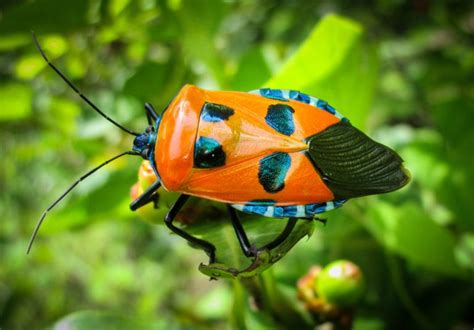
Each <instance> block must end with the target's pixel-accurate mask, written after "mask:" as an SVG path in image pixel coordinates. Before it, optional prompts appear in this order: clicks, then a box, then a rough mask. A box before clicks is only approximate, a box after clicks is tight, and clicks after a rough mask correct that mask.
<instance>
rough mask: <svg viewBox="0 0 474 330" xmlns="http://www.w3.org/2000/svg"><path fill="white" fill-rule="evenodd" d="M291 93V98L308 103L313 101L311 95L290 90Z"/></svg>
mask: <svg viewBox="0 0 474 330" xmlns="http://www.w3.org/2000/svg"><path fill="white" fill-rule="evenodd" d="M289 95H290V99H291V100H295V101H300V102H303V103H307V104H309V103H310V102H311V98H310V96H309V95H307V94H303V93H301V92H298V91H289Z"/></svg>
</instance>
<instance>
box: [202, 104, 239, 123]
mask: <svg viewBox="0 0 474 330" xmlns="http://www.w3.org/2000/svg"><path fill="white" fill-rule="evenodd" d="M233 114H234V110H233V109H232V108H229V107H228V106H226V105H223V104H217V103H208V102H206V103H204V106H203V107H202V110H201V120H204V121H208V122H212V123H216V122H219V121H222V120H228V119H229V117H230V116H232V115H233Z"/></svg>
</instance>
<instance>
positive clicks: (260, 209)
mask: <svg viewBox="0 0 474 330" xmlns="http://www.w3.org/2000/svg"><path fill="white" fill-rule="evenodd" d="M267 209H268V205H251V204H245V206H244V208H243V210H242V211H244V212H247V213H255V214H265V212H267Z"/></svg>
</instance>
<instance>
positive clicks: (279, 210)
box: [273, 206, 284, 218]
mask: <svg viewBox="0 0 474 330" xmlns="http://www.w3.org/2000/svg"><path fill="white" fill-rule="evenodd" d="M283 214H284V210H283V207H281V206H276V207H275V208H274V209H273V216H274V217H275V218H282V217H283Z"/></svg>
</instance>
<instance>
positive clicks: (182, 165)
mask: <svg viewBox="0 0 474 330" xmlns="http://www.w3.org/2000/svg"><path fill="white" fill-rule="evenodd" d="M38 48H39V49H40V51H41V53H42V55H43V56H44V58H45V59H46V61H47V62H48V64H49V65H50V66H51V67H52V68H53V69H54V70H55V71H56V72H57V73H58V74H59V75H60V76H61V77H62V78H63V79H64V80H65V81H66V83H68V84H69V86H71V87H72V88H73V89H74V90H75V91H76V92H77V93H78V94H79V95H80V96H81V98H83V99H84V100H85V101H86V102H87V103H88V104H89V105H90V106H91V107H92V108H93V109H94V110H96V111H97V112H99V113H100V114H101V115H102V116H104V117H105V118H106V119H108V120H109V121H111V122H113V123H114V124H115V125H117V126H119V127H120V128H121V129H122V130H124V131H126V132H128V133H130V134H132V135H135V136H136V137H135V140H134V142H133V148H132V151H129V152H125V153H123V154H120V155H118V156H116V157H114V158H113V159H116V158H118V157H120V156H122V155H125V154H130V155H138V156H141V157H143V158H144V159H146V160H149V161H150V163H151V166H152V168H153V170H154V172H155V174H156V176H157V180H156V182H154V183H153V184H152V185H151V186H150V187H149V188H148V189H147V190H146V191H145V192H143V194H142V195H141V196H139V197H138V198H137V199H136V200H135V201H133V202H132V203H131V205H130V208H131V209H132V210H136V209H138V208H140V207H141V206H143V205H145V204H147V203H150V202H154V201H156V199H157V196H158V195H157V190H158V189H159V188H160V187H161V186H163V188H164V189H166V190H169V191H175V192H180V193H181V195H180V197H179V198H178V200H177V201H176V202H175V204H174V205H173V206H172V207H171V209H170V210H169V212H168V214H167V216H166V217H165V223H166V225H167V226H168V228H169V229H171V230H172V231H173V232H175V233H176V234H178V235H180V236H181V237H183V238H185V239H186V240H188V241H189V242H191V243H193V244H194V245H197V246H200V247H201V248H202V249H204V250H205V251H206V252H207V253H208V255H209V257H210V262H214V261H215V247H214V246H213V245H212V244H211V243H210V242H207V241H204V240H201V239H199V238H196V237H194V236H192V235H190V234H188V233H187V232H185V231H183V230H182V229H181V228H179V227H176V226H175V225H174V224H173V220H174V218H175V217H176V215H177V213H178V212H179V210H180V209H181V208H182V207H183V205H184V204H185V202H186V201H187V199H188V198H189V196H191V195H193V196H198V197H202V198H206V199H210V200H214V201H218V202H223V203H226V204H227V205H228V212H229V216H230V219H231V221H232V224H233V226H234V229H235V232H236V234H237V237H238V239H239V242H240V245H241V247H242V250H243V252H244V253H245V254H246V255H247V256H256V254H257V252H258V251H259V250H262V249H272V248H275V247H276V246H278V245H279V244H280V243H282V242H283V241H284V240H285V239H286V237H287V236H288V235H289V234H290V232H291V230H292V229H293V227H294V225H295V223H296V221H297V219H299V218H310V219H312V218H313V217H314V216H315V215H316V214H319V213H322V212H325V211H328V210H331V209H333V208H336V207H339V206H341V205H342V204H343V203H344V202H345V201H347V200H348V199H350V198H354V197H359V196H365V195H370V194H378V193H385V192H389V191H393V190H396V189H399V188H400V187H402V186H403V185H405V184H406V183H407V182H408V176H407V174H406V172H405V170H404V169H403V166H402V160H401V158H400V157H399V156H398V155H397V154H396V153H395V152H394V151H392V150H391V149H390V148H388V147H386V146H383V145H381V144H379V143H377V142H375V141H373V140H372V139H370V138H369V137H367V136H366V135H365V134H364V133H362V132H361V131H359V130H358V129H356V128H355V127H353V126H352V125H351V124H350V123H349V121H348V120H347V119H346V118H345V117H343V116H342V115H341V114H339V113H338V112H337V111H336V110H335V109H334V108H333V107H331V106H330V105H328V104H327V103H326V102H324V101H322V100H319V99H317V98H314V97H311V96H309V95H306V94H303V93H301V92H298V91H292V90H278V89H260V90H257V91H253V92H249V93H243V92H230V91H228V92H226V91H208V90H204V89H201V88H198V87H196V86H192V85H186V86H184V87H183V88H182V89H181V91H180V92H179V93H178V95H177V96H176V97H175V98H174V100H173V101H172V102H171V103H170V104H169V106H168V107H167V108H166V109H165V110H164V112H163V113H162V114H161V115H158V114H157V113H156V111H155V110H154V109H153V107H152V106H151V105H150V104H146V105H145V109H146V114H147V119H148V127H147V128H146V130H145V132H144V133H142V134H138V133H135V132H133V131H130V130H128V129H126V128H124V127H123V126H121V125H119V124H117V123H116V122H114V121H113V120H111V119H110V118H108V117H107V116H106V115H105V114H104V113H102V112H101V111H100V110H99V109H98V108H97V107H96V106H95V105H94V104H93V103H92V102H91V101H89V100H88V99H87V98H86V97H84V96H83V95H82V94H81V93H80V92H79V91H78V90H77V88H76V87H75V86H74V85H73V84H72V83H71V82H70V81H69V80H68V79H67V78H66V77H65V76H64V75H63V74H62V73H61V72H60V71H59V70H58V69H57V68H56V67H55V66H54V65H53V64H51V63H50V62H49V61H48V59H47V58H46V56H45V55H44V53H43V52H42V50H41V48H40V47H39V44H38ZM113 159H111V160H109V161H107V162H105V163H103V164H101V165H100V166H99V167H97V168H95V169H93V170H92V171H90V172H88V173H87V174H86V175H84V176H83V177H81V178H80V179H79V180H78V181H77V182H75V183H74V184H73V185H72V186H71V187H70V188H69V189H68V190H66V192H65V193H64V194H63V195H61V196H60V198H59V199H58V200H56V201H55V202H54V203H53V204H52V205H51V206H50V207H49V208H48V209H47V210H46V211H45V212H44V213H43V215H42V217H41V219H40V221H39V223H38V226H37V228H36V229H35V232H34V234H33V237H32V239H34V237H35V235H36V233H37V230H38V228H39V225H40V224H41V222H42V221H43V219H44V217H45V215H46V213H47V212H48V211H49V210H50V209H51V208H53V207H54V206H55V205H56V204H57V203H58V202H59V201H60V200H61V199H62V198H63V197H64V196H65V195H67V194H68V193H69V192H70V191H71V190H72V189H73V188H74V187H75V186H76V185H77V184H78V183H79V182H80V181H81V180H82V179H83V178H85V177H87V176H88V175H90V174H92V173H93V172H95V171H96V170H97V169H99V168H100V167H102V166H104V165H105V164H107V163H108V162H110V161H112V160H113ZM236 210H240V211H243V212H246V213H254V214H259V215H262V216H266V217H272V218H289V221H288V223H287V226H286V228H285V230H284V231H283V232H282V234H281V235H280V236H278V237H277V238H276V239H275V240H274V241H272V242H270V243H269V244H267V245H266V246H264V247H260V248H257V247H255V246H253V245H252V244H251V243H250V242H249V240H248V238H247V236H246V234H245V231H244V230H243V227H242V225H241V223H240V220H239V217H238V215H237V212H236ZM29 247H31V243H30V246H29Z"/></svg>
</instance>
